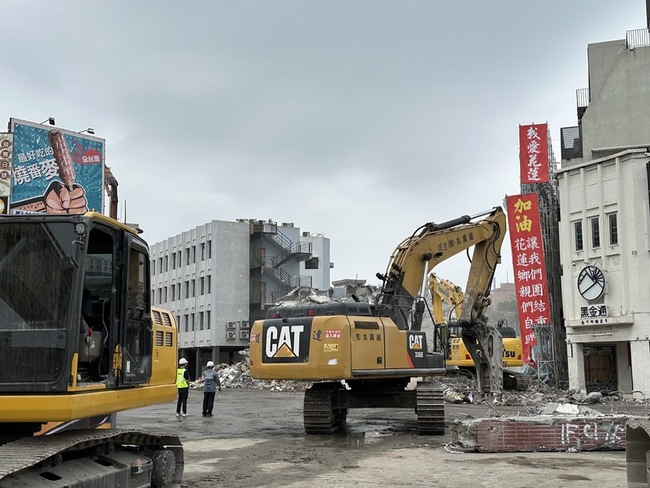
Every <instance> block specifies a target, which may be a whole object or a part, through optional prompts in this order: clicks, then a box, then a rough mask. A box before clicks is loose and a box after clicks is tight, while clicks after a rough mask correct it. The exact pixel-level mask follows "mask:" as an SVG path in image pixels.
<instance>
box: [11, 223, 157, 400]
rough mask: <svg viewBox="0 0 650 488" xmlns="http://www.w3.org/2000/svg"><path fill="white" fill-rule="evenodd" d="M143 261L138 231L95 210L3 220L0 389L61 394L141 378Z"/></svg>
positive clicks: (146, 359) (144, 354)
mask: <svg viewBox="0 0 650 488" xmlns="http://www.w3.org/2000/svg"><path fill="white" fill-rule="evenodd" d="M148 263H149V260H148V253H147V247H146V245H145V244H144V243H143V242H142V240H141V239H140V238H139V237H138V236H137V235H132V234H131V233H129V232H125V231H124V230H123V229H119V228H116V227H115V226H114V225H108V224H107V223H106V222H105V221H104V219H102V218H98V217H96V216H95V217H94V218H83V217H79V218H74V219H71V218H68V217H64V218H56V217H35V216H25V217H19V216H10V217H4V218H3V219H2V222H1V225H0V344H1V347H2V348H3V354H2V355H0V390H1V391H3V392H21V393H27V392H53V391H54V392H65V391H68V390H69V389H70V387H71V386H74V385H77V386H81V385H83V384H88V383H103V384H104V385H106V387H116V386H118V385H126V384H134V383H146V382H147V381H148V380H149V377H150V375H151V368H150V362H151V340H148V339H147V337H148V335H150V331H151V317H150V313H149V310H150V304H149V300H148V296H149V295H148V289H149V283H148V276H149V268H148ZM122 283H124V284H125V285H126V286H124V285H123V284H122ZM120 290H128V293H120ZM147 332H149V334H148V333H147ZM118 359H119V364H118V363H116V360H118Z"/></svg>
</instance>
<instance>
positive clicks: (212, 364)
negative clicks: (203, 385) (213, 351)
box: [206, 361, 214, 368]
mask: <svg viewBox="0 0 650 488" xmlns="http://www.w3.org/2000/svg"><path fill="white" fill-rule="evenodd" d="M206 366H207V367H208V368H212V367H214V363H213V362H212V361H208V364H206Z"/></svg>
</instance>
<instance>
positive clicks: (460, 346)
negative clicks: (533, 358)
mask: <svg viewBox="0 0 650 488" xmlns="http://www.w3.org/2000/svg"><path fill="white" fill-rule="evenodd" d="M427 280H428V282H429V291H430V293H431V302H432V309H433V321H434V326H435V327H437V328H440V329H441V330H442V331H444V332H443V336H446V337H448V340H447V344H448V349H447V358H446V359H447V361H446V366H447V368H448V369H451V368H457V369H460V370H462V371H467V372H469V373H470V374H472V375H474V374H475V369H476V368H475V365H474V361H473V360H472V356H471V355H470V353H469V351H468V350H467V347H465V343H464V341H463V339H462V338H461V335H462V326H461V325H460V324H459V323H458V319H457V317H460V316H461V315H462V313H461V308H462V305H463V300H464V299H465V294H464V293H463V290H462V288H460V287H459V286H456V285H454V284H453V283H452V282H451V281H449V280H446V279H444V278H439V277H438V276H436V274H435V273H430V274H429V276H428V277H427ZM443 303H445V304H447V305H448V306H450V307H451V308H450V310H449V313H448V315H447V317H445V312H444V307H443ZM496 328H497V330H498V331H499V333H500V334H501V338H502V342H503V368H504V369H503V387H504V388H505V389H516V388H517V377H518V376H521V375H520V374H519V372H518V371H515V370H512V369H510V368H519V367H522V366H523V365H524V359H523V348H522V343H521V338H519V337H517V333H516V331H515V329H513V328H512V327H508V325H507V323H506V322H505V321H504V320H498V321H497V324H496Z"/></svg>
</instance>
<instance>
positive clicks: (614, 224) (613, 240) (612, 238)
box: [607, 213, 618, 246]
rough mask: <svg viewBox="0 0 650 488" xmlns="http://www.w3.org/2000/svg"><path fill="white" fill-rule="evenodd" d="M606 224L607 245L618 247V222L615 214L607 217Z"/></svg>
mask: <svg viewBox="0 0 650 488" xmlns="http://www.w3.org/2000/svg"><path fill="white" fill-rule="evenodd" d="M607 223H608V225H609V245H610V246H617V245H618V220H617V217H616V213H611V214H609V215H607Z"/></svg>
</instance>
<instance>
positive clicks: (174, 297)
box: [171, 284, 176, 302]
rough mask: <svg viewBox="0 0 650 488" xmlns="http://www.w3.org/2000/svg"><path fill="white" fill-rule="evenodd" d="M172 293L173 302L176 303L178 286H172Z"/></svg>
mask: <svg viewBox="0 0 650 488" xmlns="http://www.w3.org/2000/svg"><path fill="white" fill-rule="evenodd" d="M171 292H172V302H174V301H176V285H174V284H172V286H171Z"/></svg>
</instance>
